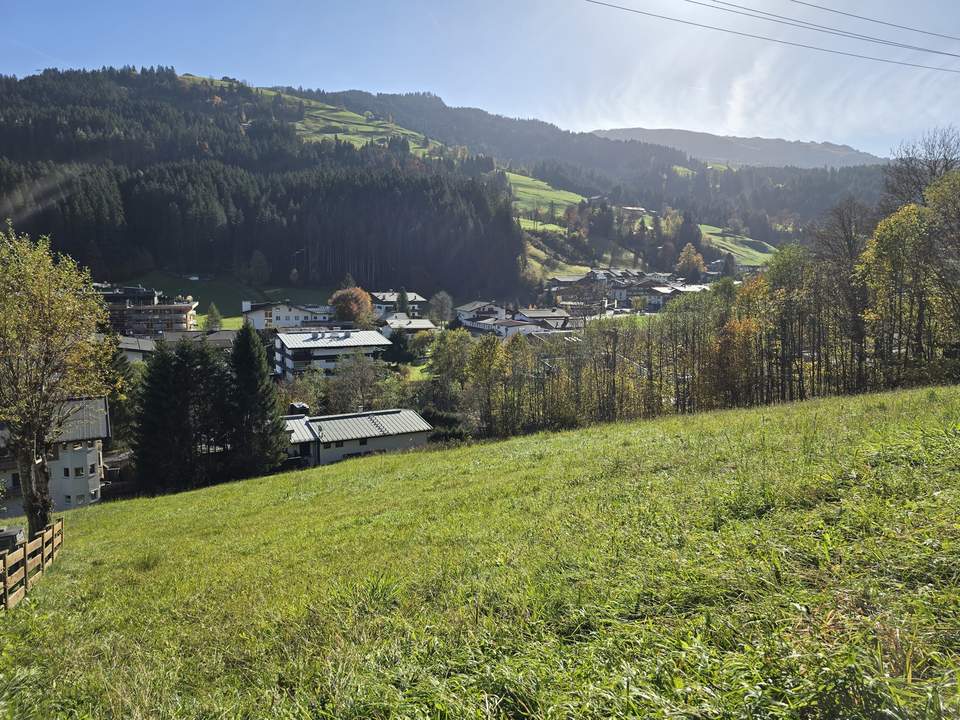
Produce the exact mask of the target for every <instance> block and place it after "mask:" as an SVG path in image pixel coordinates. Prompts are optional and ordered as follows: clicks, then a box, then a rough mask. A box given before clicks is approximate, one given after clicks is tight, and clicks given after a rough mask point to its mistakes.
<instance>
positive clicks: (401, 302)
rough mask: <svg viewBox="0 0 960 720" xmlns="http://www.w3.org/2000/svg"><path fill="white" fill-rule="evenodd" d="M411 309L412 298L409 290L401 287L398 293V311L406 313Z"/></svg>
mask: <svg viewBox="0 0 960 720" xmlns="http://www.w3.org/2000/svg"><path fill="white" fill-rule="evenodd" d="M409 311H410V298H408V297H407V291H406V290H405V289H403V288H400V292H399V294H398V295H397V312H398V313H403V314H404V315H406V314H407V313H408V312H409Z"/></svg>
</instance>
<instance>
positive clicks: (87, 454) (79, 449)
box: [0, 397, 110, 517]
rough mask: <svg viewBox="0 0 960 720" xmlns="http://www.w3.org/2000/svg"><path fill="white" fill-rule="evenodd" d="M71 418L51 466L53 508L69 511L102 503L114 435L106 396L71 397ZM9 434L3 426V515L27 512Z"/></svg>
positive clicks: (0, 433) (0, 478)
mask: <svg viewBox="0 0 960 720" xmlns="http://www.w3.org/2000/svg"><path fill="white" fill-rule="evenodd" d="M65 413H66V414H67V421H66V423H65V424H64V426H63V430H62V431H61V432H60V434H59V435H58V436H57V438H56V439H55V442H54V443H53V448H52V451H51V454H50V456H49V457H48V458H47V468H48V469H49V471H50V496H51V499H52V500H53V509H54V510H56V511H61V510H67V509H70V508H74V507H83V506H85V505H92V504H94V503H97V502H100V490H101V487H102V485H103V477H104V468H103V441H104V440H106V439H107V438H109V437H110V414H109V412H108V407H107V399H106V398H102V397H101V398H86V399H82V400H70V401H68V402H67V404H66V408H65ZM8 438H9V434H8V433H7V431H6V428H4V427H3V426H2V425H0V490H2V492H0V496H3V498H2V500H0V503H2V504H3V506H5V507H0V517H15V516H19V515H23V496H22V495H21V494H20V469H19V467H18V466H17V463H16V460H15V459H14V458H13V457H12V455H11V454H10V451H9V449H8V448H7V447H6V445H7V439H8Z"/></svg>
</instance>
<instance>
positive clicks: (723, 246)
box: [700, 225, 777, 267]
mask: <svg viewBox="0 0 960 720" xmlns="http://www.w3.org/2000/svg"><path fill="white" fill-rule="evenodd" d="M700 232H702V233H703V241H704V242H705V243H707V244H708V245H712V246H713V247H715V248H717V249H718V250H722V251H723V252H728V253H731V254H732V255H733V259H734V260H736V261H737V263H738V264H740V265H746V266H749V267H761V266H763V265H766V264H767V263H768V262H770V260H771V258H772V257H773V255H774V253H776V252H777V249H776V248H775V247H774V246H773V245H770V244H769V243H765V242H763V241H762V240H752V239H750V238H748V237H744V236H743V235H735V234H733V233H730V232H728V231H726V230H724V229H723V228H719V227H716V226H714V225H701V226H700Z"/></svg>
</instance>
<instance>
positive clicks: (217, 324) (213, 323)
mask: <svg viewBox="0 0 960 720" xmlns="http://www.w3.org/2000/svg"><path fill="white" fill-rule="evenodd" d="M221 327H223V316H221V315H220V310H218V309H217V305H216V303H210V307H209V308H207V319H206V321H205V322H204V324H203V328H204V330H208V331H216V330H219V329H220V328H221Z"/></svg>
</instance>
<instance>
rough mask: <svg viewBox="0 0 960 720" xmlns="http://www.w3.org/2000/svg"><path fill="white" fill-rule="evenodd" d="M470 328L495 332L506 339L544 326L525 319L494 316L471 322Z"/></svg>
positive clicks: (532, 331)
mask: <svg viewBox="0 0 960 720" xmlns="http://www.w3.org/2000/svg"><path fill="white" fill-rule="evenodd" d="M470 328H471V329H475V330H478V331H479V332H489V333H493V334H494V335H496V336H497V337H499V338H503V339H504V340H506V339H507V338H510V337H513V336H514V335H529V334H530V333H535V332H537V331H538V330H543V328H542V327H540V326H539V325H537V324H536V323H532V322H525V321H523V320H511V319H510V318H506V319H504V320H500V319H499V318H493V317H491V318H484V319H483V320H479V321H476V322H471V324H470Z"/></svg>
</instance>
